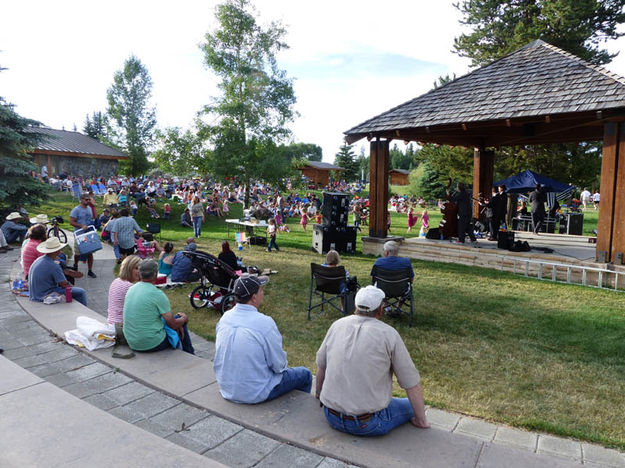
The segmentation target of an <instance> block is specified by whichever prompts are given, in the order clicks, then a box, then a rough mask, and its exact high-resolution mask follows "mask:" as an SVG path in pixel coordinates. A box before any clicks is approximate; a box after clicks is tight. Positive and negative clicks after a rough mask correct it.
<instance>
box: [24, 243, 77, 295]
mask: <svg viewBox="0 0 625 468" xmlns="http://www.w3.org/2000/svg"><path fill="white" fill-rule="evenodd" d="M66 245H67V244H61V242H60V241H59V239H58V237H50V238H49V239H48V240H46V241H45V242H42V243H40V244H39V245H38V246H37V251H38V252H41V253H43V254H45V255H42V256H41V257H39V258H38V259H37V260H35V261H34V262H33V264H32V265H31V267H30V271H29V272H28V297H29V298H30V300H31V301H40V302H41V301H43V299H44V298H45V297H46V296H47V295H48V294H50V293H53V292H56V293H59V294H65V288H66V287H67V286H71V284H69V282H68V281H67V280H66V278H65V274H64V273H63V269H62V268H61V265H59V264H58V263H57V262H56V259H57V257H58V256H59V254H60V253H61V249H62V248H63V247H65V246H66ZM72 298H74V299H76V300H77V301H78V302H80V303H81V304H82V305H85V306H86V305H87V294H86V293H85V290H84V289H82V288H77V287H75V286H72Z"/></svg>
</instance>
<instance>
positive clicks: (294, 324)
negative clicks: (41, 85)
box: [29, 196, 625, 449]
mask: <svg viewBox="0 0 625 468" xmlns="http://www.w3.org/2000/svg"><path fill="white" fill-rule="evenodd" d="M71 206H73V202H72V201H71V199H70V198H69V196H57V197H55V199H54V200H52V201H50V202H49V203H47V204H46V205H45V206H43V207H41V208H34V209H32V210H29V211H30V212H31V213H33V214H36V213H38V212H45V213H47V214H48V215H50V216H53V215H57V214H61V215H63V216H64V217H65V218H66V219H68V217H69V209H70V208H71ZM172 208H173V209H174V212H173V219H172V220H171V221H169V222H164V223H163V240H165V239H169V240H174V242H175V243H176V245H177V247H180V246H181V245H182V240H183V239H185V238H186V237H188V236H189V235H191V234H192V230H183V229H182V228H179V227H178V226H177V219H178V214H179V213H180V208H179V206H177V205H176V206H174V207H172ZM240 209H241V208H240V205H236V206H234V207H233V212H232V213H231V215H232V216H231V217H237V216H239V214H240ZM437 215H439V214H438V213H437V212H436V211H435V212H433V213H431V225H433V226H436V225H437V224H438V221H437V220H436V216H437ZM592 215H595V219H596V214H595V213H594V211H589V212H586V219H591V218H592ZM137 220H138V222H139V224H140V225H142V226H144V225H145V223H146V222H148V221H149V218H148V217H147V216H146V213H145V211H140V213H139V215H138V217H137ZM595 222H596V221H595ZM289 224H290V225H291V228H292V232H291V233H289V234H281V235H280V236H279V237H278V244H279V245H280V248H281V251H280V252H279V253H275V252H272V253H267V252H265V251H264V250H263V249H262V248H261V247H257V246H251V247H247V246H246V247H245V248H244V250H243V252H242V253H241V255H242V256H243V259H244V262H245V263H246V264H247V265H258V266H259V267H261V268H267V267H269V268H271V269H273V270H277V271H278V274H277V275H274V276H272V278H271V282H270V283H269V284H268V285H267V287H266V291H267V294H266V296H265V302H264V304H263V306H262V311H263V312H264V313H266V314H268V315H271V316H272V317H273V318H274V319H275V321H276V322H277V324H278V328H279V329H280V330H281V332H282V334H283V337H284V346H285V349H286V350H287V352H288V356H289V364H290V365H305V366H308V367H310V368H311V369H313V371H314V370H315V364H314V360H315V353H316V350H317V348H318V346H319V344H320V343H321V341H322V339H323V337H324V335H325V332H326V330H327V329H328V327H329V326H330V324H331V323H332V321H334V320H336V319H337V318H339V317H340V314H339V313H338V312H326V314H325V315H320V316H316V317H315V318H314V319H313V320H312V321H308V320H307V319H306V310H307V307H308V291H309V284H310V268H309V264H310V262H320V261H321V259H322V257H321V256H320V255H318V254H316V253H314V252H311V249H310V245H311V237H312V230H311V226H310V225H309V227H308V231H307V232H302V229H301V227H300V226H299V224H298V220H295V221H292V222H290V223H289ZM392 229H393V233H394V234H402V235H403V234H404V233H405V230H406V216H405V215H397V214H394V215H393V222H392ZM203 232H205V235H203V237H202V239H201V240H200V241H199V248H200V249H202V250H207V251H209V252H212V253H217V252H218V251H219V246H220V243H221V241H222V240H223V239H225V237H226V228H225V226H224V223H223V222H222V221H218V220H214V219H213V220H209V221H208V222H207V223H206V224H205V225H204V227H203ZM417 234H418V230H417V231H416V232H415V233H414V235H417ZM232 239H233V234H232V232H231V233H230V240H231V241H232ZM373 260H374V259H373V257H370V256H366V255H362V254H356V255H350V256H344V257H343V264H344V265H345V266H346V268H347V269H348V271H349V272H350V274H351V275H357V276H358V278H359V280H360V281H359V282H360V283H361V285H366V284H369V277H368V275H369V271H370V268H371V265H372V263H373ZM413 265H414V267H415V272H416V279H415V304H416V306H415V311H416V314H415V326H414V327H413V328H408V322H407V318H405V317H404V318H399V319H385V320H386V321H387V322H388V323H390V324H391V325H393V326H394V327H395V328H397V330H398V331H399V332H400V334H401V335H402V337H403V338H404V340H405V342H406V345H407V347H408V349H409V350H410V353H411V355H412V357H413V359H414V361H415V363H416V365H417V367H418V369H419V371H420V373H421V376H422V383H423V388H424V394H425V398H426V400H427V402H428V404H431V405H433V406H436V407H439V408H444V409H448V410H453V411H457V412H460V413H463V414H468V415H473V416H478V417H482V418H485V419H488V420H492V421H497V422H502V423H506V424H510V425H514V426H518V427H523V428H528V429H536V430H541V431H546V432H550V433H553V434H559V435H565V436H573V437H577V438H579V439H584V440H588V441H593V442H598V443H602V444H604V445H608V446H613V447H618V448H621V449H625V426H624V425H623V423H622V414H625V399H624V397H623V395H625V295H623V294H619V293H614V292H610V291H603V290H596V289H591V288H584V287H581V286H572V285H562V284H553V283H548V282H540V281H538V280H533V279H527V278H522V277H516V276H513V275H511V274H508V273H502V272H499V271H494V270H488V269H480V268H475V267H468V266H462V265H452V264H443V263H440V264H439V263H433V262H425V261H416V260H415V261H413ZM191 288H192V286H186V287H183V288H180V289H175V290H173V291H169V292H168V294H169V297H170V299H171V302H172V306H173V309H174V310H177V311H180V310H182V311H184V312H186V313H188V314H189V315H190V318H191V328H192V329H193V330H194V331H196V332H197V333H199V334H200V335H202V336H204V337H206V338H208V339H214V330H215V324H216V323H217V320H218V319H219V314H218V313H217V312H216V311H213V310H201V311H195V310H193V309H191V307H190V305H189V301H188V297H187V296H188V293H189V292H190V290H191ZM396 393H397V395H401V394H402V393H401V389H399V387H397V388H396Z"/></svg>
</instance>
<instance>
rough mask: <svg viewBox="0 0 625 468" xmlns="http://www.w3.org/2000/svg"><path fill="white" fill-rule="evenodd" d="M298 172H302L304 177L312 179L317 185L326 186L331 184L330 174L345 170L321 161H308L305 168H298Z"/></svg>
mask: <svg viewBox="0 0 625 468" xmlns="http://www.w3.org/2000/svg"><path fill="white" fill-rule="evenodd" d="M297 170H298V171H302V175H303V176H305V177H307V178H308V179H310V181H311V182H312V183H313V184H315V185H322V186H326V185H328V183H329V182H330V172H331V171H335V172H340V171H344V170H345V169H344V168H342V167H339V166H335V165H334V164H330V163H325V162H321V161H308V162H306V165H305V166H302V167H298V168H297Z"/></svg>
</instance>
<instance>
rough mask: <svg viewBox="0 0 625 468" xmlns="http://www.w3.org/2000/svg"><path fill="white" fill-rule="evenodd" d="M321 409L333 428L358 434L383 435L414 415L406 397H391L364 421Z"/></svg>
mask: <svg viewBox="0 0 625 468" xmlns="http://www.w3.org/2000/svg"><path fill="white" fill-rule="evenodd" d="M323 411H324V413H325V415H326V419H327V420H328V424H330V426H331V427H332V428H333V429H336V430H337V431H341V432H347V433H348V434H354V435H360V436H379V435H384V434H386V433H387V432H389V431H391V430H392V429H395V428H396V427H397V426H401V425H402V424H404V423H405V422H407V421H410V419H411V418H412V417H414V412H413V410H412V406H411V405H410V401H409V400H408V398H392V399H391V402H390V403H389V405H388V406H387V407H386V408H384V409H383V410H380V411H378V412H377V413H374V414H373V416H371V419H368V420H365V421H357V420H354V421H348V420H347V419H345V418H344V417H343V416H337V415H335V414H332V413H330V412H329V411H328V408H325V407H324V408H323Z"/></svg>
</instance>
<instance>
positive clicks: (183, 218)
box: [180, 208, 193, 227]
mask: <svg viewBox="0 0 625 468" xmlns="http://www.w3.org/2000/svg"><path fill="white" fill-rule="evenodd" d="M180 225H181V226H183V227H193V221H192V220H191V212H190V211H189V208H185V209H184V211H183V212H182V214H181V215H180Z"/></svg>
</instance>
